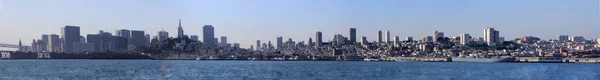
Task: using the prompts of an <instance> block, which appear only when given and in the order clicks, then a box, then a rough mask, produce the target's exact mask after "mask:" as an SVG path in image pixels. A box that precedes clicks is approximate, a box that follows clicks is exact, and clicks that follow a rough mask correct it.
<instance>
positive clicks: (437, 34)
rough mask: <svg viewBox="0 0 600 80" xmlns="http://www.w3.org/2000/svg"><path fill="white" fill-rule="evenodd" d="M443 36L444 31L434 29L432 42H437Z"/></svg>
mask: <svg viewBox="0 0 600 80" xmlns="http://www.w3.org/2000/svg"><path fill="white" fill-rule="evenodd" d="M443 38H444V32H439V31H435V32H433V42H438V40H440V39H443Z"/></svg>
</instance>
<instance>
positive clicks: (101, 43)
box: [80, 31, 136, 52]
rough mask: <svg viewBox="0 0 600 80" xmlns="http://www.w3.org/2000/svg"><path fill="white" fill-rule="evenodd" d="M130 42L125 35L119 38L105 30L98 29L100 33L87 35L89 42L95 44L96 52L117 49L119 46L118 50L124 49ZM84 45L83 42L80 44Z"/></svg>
mask: <svg viewBox="0 0 600 80" xmlns="http://www.w3.org/2000/svg"><path fill="white" fill-rule="evenodd" d="M130 36H132V35H130ZM119 41H120V42H119ZM128 42H129V41H127V39H126V38H125V37H120V38H119V40H117V36H112V34H111V33H109V32H104V31H98V34H88V35H87V43H90V44H93V46H94V50H93V51H94V52H106V51H116V50H117V47H119V49H118V50H122V49H121V48H123V47H125V48H126V47H127V44H128ZM132 42H136V41H132ZM83 45H84V44H81V45H80V46H83Z"/></svg>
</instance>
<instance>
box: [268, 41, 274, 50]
mask: <svg viewBox="0 0 600 80" xmlns="http://www.w3.org/2000/svg"><path fill="white" fill-rule="evenodd" d="M267 46H269V47H268V48H269V50H273V44H271V41H269V43H267Z"/></svg>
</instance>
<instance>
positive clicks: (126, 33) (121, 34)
mask: <svg viewBox="0 0 600 80" xmlns="http://www.w3.org/2000/svg"><path fill="white" fill-rule="evenodd" d="M116 34H117V36H119V37H124V38H129V37H130V36H131V31H129V30H127V29H121V30H117V31H116Z"/></svg>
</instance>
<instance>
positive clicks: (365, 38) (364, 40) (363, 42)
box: [360, 36, 369, 45]
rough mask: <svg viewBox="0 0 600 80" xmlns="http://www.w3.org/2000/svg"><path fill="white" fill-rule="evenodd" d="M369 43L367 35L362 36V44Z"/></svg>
mask: <svg viewBox="0 0 600 80" xmlns="http://www.w3.org/2000/svg"><path fill="white" fill-rule="evenodd" d="M367 43H369V41H367V37H365V36H363V37H362V38H360V44H361V45H365V44H367Z"/></svg>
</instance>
